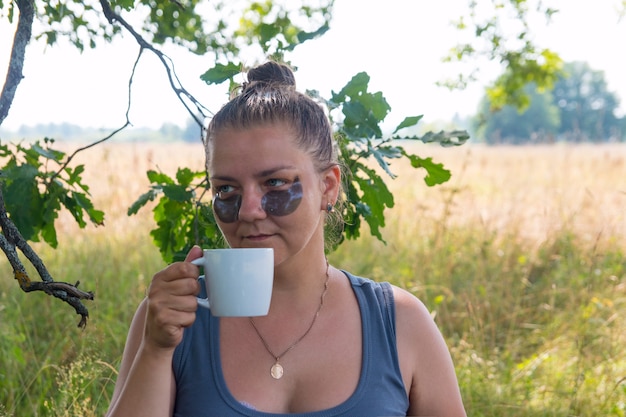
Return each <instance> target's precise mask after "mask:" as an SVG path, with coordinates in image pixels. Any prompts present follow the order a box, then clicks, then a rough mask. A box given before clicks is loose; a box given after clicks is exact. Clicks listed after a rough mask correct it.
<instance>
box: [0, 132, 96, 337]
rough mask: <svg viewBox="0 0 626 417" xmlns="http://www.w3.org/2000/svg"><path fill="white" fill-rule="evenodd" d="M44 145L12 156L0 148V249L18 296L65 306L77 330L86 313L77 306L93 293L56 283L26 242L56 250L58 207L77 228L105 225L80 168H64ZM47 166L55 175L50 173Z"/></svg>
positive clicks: (61, 159)
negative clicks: (76, 317) (35, 294)
mask: <svg viewBox="0 0 626 417" xmlns="http://www.w3.org/2000/svg"><path fill="white" fill-rule="evenodd" d="M44 142H45V146H41V145H40V144H39V143H38V142H36V143H34V144H33V145H31V146H30V147H24V146H22V145H15V150H12V149H10V148H9V146H7V145H3V144H0V158H3V159H5V158H6V159H7V162H6V163H5V165H4V167H3V168H2V172H1V176H0V226H1V227H2V234H1V235H0V248H1V249H2V250H3V252H4V253H5V255H6V257H7V259H8V260H9V263H10V264H11V267H12V268H13V273H14V277H15V279H16V280H17V281H18V283H19V285H20V288H21V289H22V290H23V291H25V292H31V291H44V292H45V293H47V294H49V295H52V296H54V297H56V298H59V299H61V300H63V301H65V302H67V303H68V304H70V305H71V306H72V307H74V309H75V310H76V313H77V314H80V315H81V320H80V322H79V326H80V327H84V326H85V325H86V323H87V317H88V316H89V313H88V311H87V309H86V308H85V306H84V305H83V304H82V301H81V300H93V293H91V292H85V291H82V290H79V289H78V288H77V287H78V283H76V284H74V285H72V284H68V283H65V282H57V281H55V280H54V279H53V278H52V276H51V275H50V273H49V272H48V270H47V269H46V267H45V265H44V263H43V261H42V260H41V259H40V258H39V256H38V255H37V254H36V252H35V251H34V250H33V249H32V248H31V247H30V245H29V244H28V243H27V241H28V240H30V241H34V242H37V241H39V240H43V241H45V242H46V243H48V244H49V245H50V246H52V247H57V245H58V241H57V234H56V229H55V220H56V219H57V217H58V212H59V210H60V209H61V207H63V208H65V209H66V210H67V211H68V212H69V213H71V215H72V216H73V217H74V219H75V220H76V222H77V223H78V224H79V225H80V226H81V227H85V226H86V224H87V220H89V221H90V222H91V223H93V224H96V225H102V224H104V213H103V212H102V211H100V210H96V209H95V208H94V207H93V204H92V203H91V201H90V199H89V187H88V186H87V185H86V184H84V183H83V182H82V179H81V174H82V172H83V170H84V166H82V165H78V166H76V167H75V168H71V167H68V166H67V165H66V164H65V163H64V161H66V155H65V153H63V152H61V151H58V150H54V149H52V148H51V147H50V146H49V145H51V144H52V141H51V140H49V139H45V141H44ZM19 157H21V159H20V158H19ZM50 165H54V166H55V167H57V168H58V169H57V170H50V168H51V167H50ZM8 213H10V216H9V214H8ZM16 248H17V249H19V250H20V251H21V252H22V253H23V254H24V256H26V258H27V259H28V260H29V261H30V263H31V264H32V265H33V266H34V267H35V269H36V271H37V273H38V274H39V276H40V277H41V279H42V281H41V282H37V281H32V280H31V278H30V277H29V275H28V273H27V271H26V268H25V267H24V266H23V264H22V262H21V261H20V259H19V257H18V254H17V250H16Z"/></svg>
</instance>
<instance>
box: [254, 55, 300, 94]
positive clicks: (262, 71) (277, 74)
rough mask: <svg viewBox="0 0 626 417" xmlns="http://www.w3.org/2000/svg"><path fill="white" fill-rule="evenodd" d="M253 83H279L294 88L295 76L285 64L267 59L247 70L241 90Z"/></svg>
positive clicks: (274, 84) (275, 84)
mask: <svg viewBox="0 0 626 417" xmlns="http://www.w3.org/2000/svg"><path fill="white" fill-rule="evenodd" d="M255 85H273V86H278V85H280V86H283V87H292V88H294V89H295V88H296V77H295V76H294V75H293V71H291V68H289V67H288V66H287V65H285V64H280V63H278V62H274V61H269V62H266V63H265V64H262V65H259V66H257V67H254V68H252V69H251V70H250V71H248V82H247V83H244V84H243V90H244V91H245V90H247V89H249V88H252V87H253V86H255Z"/></svg>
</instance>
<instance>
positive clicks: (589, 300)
mask: <svg viewBox="0 0 626 417" xmlns="http://www.w3.org/2000/svg"><path fill="white" fill-rule="evenodd" d="M407 148H408V149H410V150H412V151H414V152H415V153H418V154H419V155H420V156H422V157H424V156H433V158H434V160H435V161H437V162H441V163H443V164H444V165H445V166H446V167H447V168H448V169H450V170H451V171H452V175H453V177H452V180H451V181H449V182H448V183H446V184H444V185H442V186H437V187H434V188H429V187H427V186H426V185H425V184H424V182H423V180H422V177H423V172H421V171H415V170H413V169H411V168H410V167H408V166H407V165H405V164H403V163H400V162H398V163H397V164H394V165H392V167H391V169H392V171H394V172H395V173H396V174H398V178H397V179H395V180H390V181H389V184H390V188H391V189H392V191H393V193H394V196H395V199H396V207H395V208H394V209H393V210H392V211H390V212H389V213H388V222H387V225H386V227H385V229H383V236H384V238H385V240H386V242H387V244H386V245H385V244H382V243H380V242H378V241H376V240H375V239H373V238H371V237H369V236H368V233H367V231H365V230H364V231H363V233H362V238H361V239H359V240H358V241H350V242H346V243H345V244H344V245H342V247H341V248H340V249H339V250H338V251H337V252H335V253H333V254H332V255H331V257H330V258H331V262H332V263H333V264H334V265H336V266H338V267H341V268H344V269H347V270H350V271H351V272H353V273H355V274H359V275H363V276H368V277H372V278H374V279H376V280H388V281H391V282H393V283H395V284H397V285H400V286H403V287H405V288H407V289H409V290H410V291H412V292H413V293H414V294H416V295H417V296H418V297H419V298H421V299H422V300H423V301H424V302H425V303H426V305H427V306H428V307H429V309H430V310H431V311H432V313H433V316H434V318H435V320H436V321H437V323H438V325H439V327H440V329H441V330H442V332H443V333H444V336H445V337H446V340H447V341H448V345H449V346H450V349H451V352H452V355H453V358H454V361H455V364H456V367H457V374H458V377H459V381H460V384H461V389H462V392H463V396H464V400H465V403H466V408H467V411H468V415H469V416H563V417H565V416H594V417H595V416H625V415H626V349H625V348H624V346H626V258H625V257H624V254H625V251H626V146H624V145H617V144H615V145H552V146H535V147H484V146H479V145H465V146H462V147H459V148H447V149H443V148H440V147H436V146H430V145H429V146H426V145H417V144H407ZM75 163H81V164H85V166H86V173H85V179H86V181H85V182H86V183H87V184H89V185H90V186H91V191H92V196H93V198H94V203H95V205H96V207H97V208H99V209H102V210H104V211H105V212H106V213H107V217H106V226H105V227H101V228H95V227H92V226H90V227H88V228H87V229H86V230H80V229H79V228H78V227H77V226H76V225H75V224H74V223H73V221H72V220H70V219H69V216H67V217H62V218H61V219H60V221H59V224H58V231H59V235H60V236H59V248H58V249H57V250H52V249H50V248H49V247H46V246H45V245H35V247H36V248H37V250H38V251H39V253H40V255H41V256H42V258H43V259H44V261H45V263H46V265H47V266H48V268H49V269H50V271H51V273H52V274H53V276H54V277H55V279H56V280H59V281H67V282H75V281H77V280H80V282H81V286H80V287H81V288H82V289H84V290H92V291H94V292H95V294H96V299H95V301H93V302H87V303H86V305H87V307H88V308H89V311H90V319H89V322H88V325H87V328H86V329H85V330H80V329H78V328H77V327H76V325H77V323H78V321H79V316H76V315H74V312H73V310H72V309H71V308H70V307H69V306H67V305H66V304H64V303H61V302H59V301H58V300H56V299H53V298H51V297H48V296H45V295H44V294H42V293H32V294H25V293H23V292H22V291H21V290H20V289H19V287H18V285H17V283H16V282H15V281H14V280H13V278H12V273H11V270H10V267H9V266H8V264H7V262H6V260H2V261H0V272H1V276H2V277H3V278H2V279H1V280H0V416H16V417H17V416H19V417H22V416H101V415H103V414H104V412H105V410H106V409H107V407H108V403H109V399H110V396H111V393H112V391H113V384H114V381H115V376H116V369H117V367H118V365H119V361H120V358H121V353H122V348H123V345H124V341H125V338H126V331H127V329H128V325H129V323H130V319H131V317H132V315H133V313H134V309H135V307H136V306H137V304H138V303H139V302H140V300H141V299H142V297H143V295H144V290H145V288H146V286H147V285H148V284H149V280H150V278H151V276H152V274H153V273H154V272H156V271H157V270H159V269H161V268H162V267H163V266H164V263H163V261H162V260H161V258H160V255H159V253H158V251H157V249H156V248H155V247H154V245H153V243H152V240H151V237H150V235H149V231H150V230H151V229H152V227H153V221H152V213H151V212H150V211H149V210H143V211H140V212H139V215H137V216H133V217H127V216H126V210H127V208H128V207H129V206H130V204H131V203H132V202H133V201H134V200H135V199H136V198H137V197H138V196H139V195H140V194H141V193H143V192H144V191H146V189H147V186H148V181H147V179H146V175H145V172H146V171H147V170H148V169H161V170H162V171H164V172H166V173H168V174H170V175H173V174H174V172H175V170H176V168H177V167H179V166H188V167H190V168H192V169H198V170H199V169H202V168H203V166H204V154H203V150H202V147H201V145H199V144H198V145H189V144H182V143H177V144H167V145H163V144H159V145H149V144H105V145H100V146H98V147H95V148H93V149H91V150H88V151H86V152H84V153H81V154H79V156H78V157H77V158H76V160H75Z"/></svg>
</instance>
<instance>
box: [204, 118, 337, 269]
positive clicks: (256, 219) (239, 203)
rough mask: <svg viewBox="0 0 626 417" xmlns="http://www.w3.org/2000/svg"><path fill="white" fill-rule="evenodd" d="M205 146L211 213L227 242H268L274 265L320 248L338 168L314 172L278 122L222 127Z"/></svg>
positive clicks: (234, 244) (239, 244) (243, 244)
mask: <svg viewBox="0 0 626 417" xmlns="http://www.w3.org/2000/svg"><path fill="white" fill-rule="evenodd" d="M208 146H210V147H211V149H210V155H211V160H210V162H209V175H210V180H211V189H212V191H213V195H214V203H213V208H214V212H215V214H216V216H215V217H216V219H217V223H218V226H219V227H220V229H221V230H222V233H223V234H224V237H225V238H226V240H227V241H228V243H229V245H230V246H231V247H235V248H238V247H271V248H273V249H274V253H275V259H276V263H277V264H280V263H281V262H283V261H284V260H286V259H288V258H289V257H291V256H294V255H295V254H298V253H300V252H302V251H307V250H308V249H309V248H313V247H314V245H320V247H322V248H323V246H324V235H323V228H324V227H323V226H324V208H325V207H326V204H327V203H333V202H334V201H335V200H336V198H337V192H338V185H339V170H338V169H335V168H330V169H329V170H327V171H326V172H322V173H320V172H318V171H317V170H316V169H315V167H314V164H313V161H312V160H311V157H310V156H309V155H308V154H307V153H306V152H304V151H303V150H301V149H300V148H298V146H297V145H296V143H295V139H294V138H293V134H292V132H291V130H290V129H289V128H288V127H287V126H286V125H284V124H271V125H262V126H258V127H253V128H249V129H225V130H222V131H220V132H218V134H217V135H216V136H215V137H214V138H213V140H212V141H211V142H210V143H209V145H208ZM318 248H319V247H318Z"/></svg>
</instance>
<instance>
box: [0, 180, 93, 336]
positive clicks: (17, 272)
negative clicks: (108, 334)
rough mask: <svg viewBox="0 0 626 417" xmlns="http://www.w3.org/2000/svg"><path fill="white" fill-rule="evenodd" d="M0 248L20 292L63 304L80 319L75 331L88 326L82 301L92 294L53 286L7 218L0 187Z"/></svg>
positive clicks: (58, 284) (62, 285)
mask: <svg viewBox="0 0 626 417" xmlns="http://www.w3.org/2000/svg"><path fill="white" fill-rule="evenodd" d="M0 227H1V228H2V234H0V248H1V249H2V251H3V252H4V253H5V255H6V257H7V259H8V260H9V263H10V264H11V267H12V268H13V275H14V278H15V279H16V280H17V281H18V283H19V285H20V288H21V289H22V291H24V292H31V291H43V292H45V293H46V294H48V295H51V296H53V297H56V298H58V299H60V300H63V301H65V302H66V303H68V304H69V305H71V306H72V307H74V310H76V314H80V315H81V319H80V322H79V323H78V327H81V328H84V327H85V326H86V325H87V318H88V317H89V311H88V310H87V308H86V307H85V306H84V305H83V303H82V301H81V300H93V299H94V294H93V293H92V292H91V291H82V290H79V289H78V288H77V287H78V285H79V282H77V283H76V284H74V285H72V284H68V283H66V282H55V281H54V279H53V278H52V276H51V275H50V273H49V272H48V269H47V268H46V266H45V265H44V263H43V261H42V260H41V258H39V256H38V255H37V253H36V252H35V251H34V250H33V249H32V248H31V247H30V245H29V244H28V242H26V240H25V239H24V238H23V237H22V235H21V233H20V232H19V230H17V227H16V226H15V225H14V224H13V222H12V221H11V219H10V218H9V216H8V214H7V212H6V207H5V204H4V195H3V193H2V184H1V183H0ZM16 247H17V248H18V249H19V250H20V251H22V253H23V254H24V255H25V256H26V258H27V259H28V260H29V261H30V263H31V264H32V265H33V266H34V267H35V270H36V271H37V273H38V274H39V276H40V277H41V279H42V281H38V282H37V281H31V279H30V277H29V276H28V273H27V272H26V268H25V267H24V264H22V261H21V260H20V258H19V256H18V254H17V250H16Z"/></svg>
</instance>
